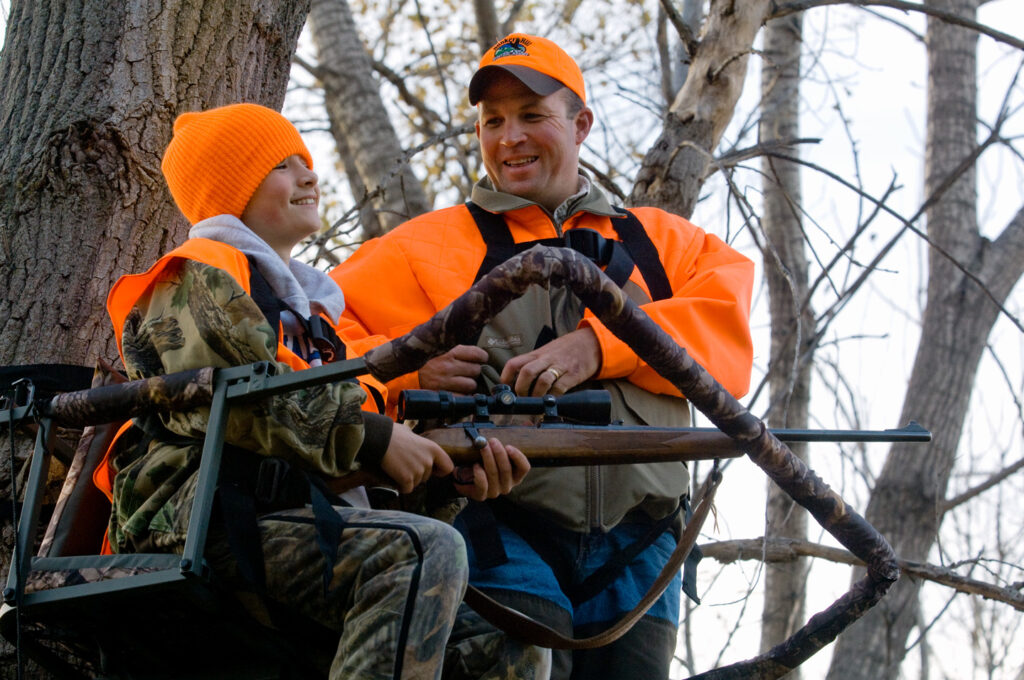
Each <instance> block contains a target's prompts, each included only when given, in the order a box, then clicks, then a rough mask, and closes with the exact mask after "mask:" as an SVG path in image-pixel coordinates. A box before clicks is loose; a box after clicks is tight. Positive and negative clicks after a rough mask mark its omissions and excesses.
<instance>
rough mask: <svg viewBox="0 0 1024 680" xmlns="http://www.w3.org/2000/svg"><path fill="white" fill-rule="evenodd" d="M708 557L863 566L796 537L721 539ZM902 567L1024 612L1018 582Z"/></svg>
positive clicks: (914, 574) (920, 565) (905, 563)
mask: <svg viewBox="0 0 1024 680" xmlns="http://www.w3.org/2000/svg"><path fill="white" fill-rule="evenodd" d="M700 549H701V552H703V553H704V557H705V558H708V557H710V558H711V559H714V560H718V561H719V562H721V563H723V564H729V563H730V562H735V561H737V560H764V561H766V562H793V561H795V560H796V558H798V557H817V558H820V559H824V560H828V561H829V562H836V563H838V564H849V565H852V566H863V564H862V563H861V561H860V560H858V559H857V558H856V557H854V556H853V555H852V554H850V553H849V552H847V551H846V550H843V549H842V548H833V547H831V546H827V545H821V544H820V543H811V542H810V541H797V540H793V539H783V538H777V539H770V540H768V541H765V540H764V539H762V538H748V539H740V540H735V541H718V542H716V543H707V544H702V545H701V546H700ZM899 565H900V570H901V571H902V572H903V573H904V574H905V575H908V576H912V577H915V578H920V579H924V580H926V581H932V582H934V583H938V584H941V585H944V586H949V587H950V588H953V589H954V590H956V591H957V592H960V593H966V594H968V595H980V596H981V597H983V598H985V599H986V600H993V601H996V602H1002V603H1003V604H1008V605H1010V606H1011V607H1013V608H1014V609H1017V610H1019V611H1024V593H1022V592H1021V589H1020V587H1019V586H1017V584H1013V585H1011V586H1006V587H1003V586H997V585H994V584H991V583H985V582H984V581H978V580H976V579H971V578H967V577H965V576H961V575H960V574H957V573H956V572H954V571H953V570H952V569H948V568H946V567H940V566H938V565H934V564H926V563H921V562H910V561H907V560H899Z"/></svg>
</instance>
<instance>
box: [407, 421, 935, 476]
mask: <svg viewBox="0 0 1024 680" xmlns="http://www.w3.org/2000/svg"><path fill="white" fill-rule="evenodd" d="M772 433H773V434H774V435H775V436H776V437H778V438H779V439H781V440H782V441H784V442H798V441H802V442H823V441H826V442H927V441H930V440H931V432H929V431H928V430H926V429H925V428H923V427H921V426H920V425H918V424H917V423H915V422H911V423H909V424H908V425H906V426H905V427H903V428H900V429H893V430H785V429H782V430H772ZM422 434H423V436H424V437H426V438H427V439H430V440H432V441H434V442H437V443H438V444H439V445H440V446H441V448H442V449H444V450H445V452H446V453H447V454H448V455H449V456H451V458H452V460H453V461H454V462H455V464H456V465H472V464H473V463H474V462H477V461H478V460H479V459H480V454H479V453H478V449H479V448H480V447H481V446H482V445H483V441H485V440H484V438H485V437H488V438H489V437H497V438H498V439H499V440H500V441H501V443H503V444H506V445H511V446H515V447H516V448H518V449H519V450H521V451H522V452H523V453H525V454H526V457H527V458H529V460H530V465H532V466H534V467H551V466H569V465H620V464H625V463H662V462H670V461H690V460H707V459H712V458H736V457H739V456H742V455H743V454H744V453H745V451H744V449H743V448H742V446H741V445H740V443H739V442H737V441H736V440H735V439H733V438H732V437H729V436H728V435H726V434H723V433H722V432H720V431H719V430H717V429H714V428H690V427H649V426H638V425H604V426H598V425H570V424H563V423H556V424H544V425H540V426H532V427H531V426H525V425H524V426H519V425H507V426H506V425H493V424H490V423H487V424H482V423H476V424H472V423H461V424H456V425H451V426H448V427H442V428H437V429H432V430H427V431H426V432H423V433H422Z"/></svg>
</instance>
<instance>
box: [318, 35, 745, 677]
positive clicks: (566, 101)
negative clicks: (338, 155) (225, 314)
mask: <svg viewBox="0 0 1024 680" xmlns="http://www.w3.org/2000/svg"><path fill="white" fill-rule="evenodd" d="M469 100H470V103H471V104H473V105H475V106H477V112H478V117H477V122H476V134H477V138H478V139H479V142H480V151H481V156H482V158H483V163H484V167H485V169H486V170H487V177H486V178H484V179H482V180H480V182H478V183H477V185H476V186H475V187H474V188H473V193H472V201H471V202H470V203H468V204H467V205H464V206H457V207H454V208H449V209H445V210H438V211H435V212H432V213H428V214H426V215H422V216H420V217H417V218H415V219H413V220H410V221H409V222H407V223H405V224H404V225H402V226H400V227H398V228H397V229H395V230H394V231H392V232H390V233H389V234H387V235H385V236H383V237H382V238H379V239H375V240H372V241H370V242H368V243H366V244H365V245H364V246H363V247H362V248H360V250H359V251H358V252H357V253H356V254H355V255H354V256H352V257H351V258H350V259H349V260H347V261H346V262H344V263H342V264H341V265H340V266H339V267H337V268H336V269H335V270H334V271H333V272H332V273H331V276H332V278H334V279H335V281H337V282H338V283H339V284H340V285H341V287H342V288H343V290H344V291H345V296H346V302H347V306H346V309H345V315H346V317H347V318H348V320H349V321H350V322H352V323H353V324H355V325H358V326H361V327H362V331H363V332H366V333H370V334H374V333H377V334H383V335H386V336H389V337H395V336H397V335H400V334H402V333H404V332H406V331H408V330H410V329H411V328H412V327H414V326H415V325H417V324H419V323H421V322H422V321H424V320H426V319H427V318H429V317H430V316H431V315H432V314H434V313H435V312H436V311H437V310H439V309H441V308H443V307H444V306H445V305H447V304H448V303H449V302H451V301H452V300H453V299H454V298H455V297H456V296H458V295H459V294H460V293H462V292H464V291H465V290H466V289H467V288H468V287H469V286H470V285H471V284H472V283H473V282H474V281H475V280H476V279H478V278H479V277H481V276H483V275H484V274H486V273H487V271H489V270H490V269H491V268H492V267H493V266H495V265H497V264H500V263H501V262H502V261H504V260H505V259H507V258H508V257H510V256H512V255H514V254H516V253H517V252H521V251H522V250H525V249H526V248H527V247H529V245H530V244H532V243H534V242H536V241H539V240H544V239H548V240H549V241H548V242H557V243H559V244H563V245H566V244H567V245H569V246H571V247H575V248H577V249H578V250H582V251H583V252H585V253H586V254H588V255H590V256H591V257H592V259H594V260H595V261H597V262H598V264H600V265H602V266H604V267H605V271H606V273H607V274H609V276H611V277H612V278H613V280H615V281H616V282H617V283H618V284H619V285H620V286H622V288H623V289H624V290H625V291H626V292H627V293H628V294H629V295H630V296H631V298H632V299H634V300H635V301H636V302H637V303H638V304H641V306H642V307H643V309H644V310H645V311H646V312H647V313H648V314H649V315H650V316H651V317H652V318H653V319H654V320H655V321H656V322H657V323H658V324H659V325H660V326H661V327H662V328H664V330H665V331H666V332H668V333H669V334H670V335H672V337H673V338H674V339H675V340H676V341H677V342H678V343H679V344H680V345H682V346H683V347H685V348H686V349H687V351H688V352H689V353H690V355H691V356H693V357H694V358H695V359H696V360H697V361H699V362H700V363H701V364H702V365H703V366H705V367H706V368H707V369H708V370H709V371H710V372H711V373H712V374H713V375H714V376H715V377H716V378H717V379H718V380H719V382H721V383H722V384H723V385H725V387H726V388H727V389H728V390H729V391H730V392H732V393H733V394H734V395H736V396H742V395H743V394H744V393H745V392H746V390H747V389H748V386H749V380H750V369H751V363H752V347H751V340H750V332H749V308H750V293H751V287H752V279H753V264H752V263H751V262H750V261H749V260H748V259H746V258H745V257H743V256H742V255H740V254H739V253H737V252H735V251H734V250H732V249H731V248H729V247H728V246H727V245H726V244H724V243H723V242H722V241H720V240H719V239H717V238H716V237H714V236H711V235H708V234H705V233H704V232H703V231H701V230H700V229H698V228H697V227H695V226H693V225H692V224H690V223H689V222H687V221H686V220H684V219H682V218H680V217H677V216H674V215H670V214H668V213H665V212H664V211H661V210H656V209H652V208H637V209H634V210H632V211H630V212H629V213H627V212H625V211H620V210H616V209H615V208H613V207H612V206H611V205H610V204H609V203H608V201H607V199H606V198H605V196H604V194H603V193H602V192H601V191H600V190H599V189H598V188H597V187H596V186H594V185H593V184H592V183H591V182H590V180H589V179H588V178H587V177H586V176H585V175H583V174H581V173H580V171H579V169H578V160H579V152H580V147H581V145H582V144H583V141H584V140H585V139H586V138H587V135H588V134H589V132H590V129H591V125H592V124H593V120H594V115H593V113H592V111H591V110H590V109H589V108H587V106H586V92H585V89H584V83H583V75H582V73H581V71H580V69H579V66H578V65H577V64H576V62H575V61H574V60H573V59H572V58H571V57H569V56H568V55H567V54H566V53H565V52H564V51H563V50H562V49H561V48H559V47H558V46H557V45H555V44H554V43H552V42H551V41H549V40H546V39H544V38H539V37H535V36H529V35H523V34H513V35H510V36H508V37H506V38H504V39H503V40H501V41H500V42H498V43H497V44H496V45H495V46H494V47H493V48H491V49H490V50H489V51H488V52H487V53H486V54H485V55H484V57H483V58H482V59H481V61H480V66H479V69H478V70H477V72H476V74H475V75H474V76H473V79H472V81H471V82H470V86H469ZM623 257H625V258H626V259H625V263H626V264H625V265H623ZM382 282H387V286H386V287H382V286H381V283H382ZM495 383H505V384H509V385H512V386H513V388H514V389H515V391H516V392H517V393H518V394H531V395H535V396H537V395H542V394H545V393H552V394H555V395H559V394H563V393H565V392H567V391H569V390H572V389H575V388H578V387H602V388H604V389H608V390H609V391H610V392H611V394H612V398H613V403H614V412H613V418H616V419H621V420H623V421H624V422H626V423H640V424H650V425H664V426H682V425H686V424H687V423H688V420H689V419H688V411H687V407H686V403H685V401H684V399H683V398H682V396H683V395H680V394H679V393H678V391H677V390H676V389H675V388H674V387H673V386H672V385H670V384H669V383H668V382H667V381H666V380H664V379H663V378H661V377H660V376H659V375H657V374H656V373H655V372H654V371H653V370H652V369H651V368H650V367H648V366H647V365H645V364H644V363H643V362H642V361H640V360H639V359H638V357H637V356H636V354H634V353H633V352H632V351H631V350H630V349H629V348H628V347H627V346H626V345H625V343H623V342H622V341H621V340H619V339H618V338H616V337H614V336H613V335H612V334H611V332H610V331H609V330H608V329H607V328H605V327H604V326H602V324H601V323H600V322H599V321H598V320H597V319H596V318H595V317H594V316H593V315H592V314H591V313H590V312H589V311H587V312H584V311H582V310H581V305H580V303H579V300H577V299H576V298H575V297H574V296H572V294H571V293H570V292H568V291H566V290H564V289H559V290H552V291H550V292H549V291H547V290H545V289H543V288H541V287H540V286H535V287H533V288H531V289H530V290H528V291H527V294H526V295H524V296H523V297H522V298H520V299H519V300H517V301H515V302H513V303H512V304H511V305H510V306H509V307H508V308H506V309H505V310H503V311H502V313H501V314H499V315H498V316H497V317H496V318H495V319H493V320H492V321H491V322H490V324H489V325H488V326H487V327H486V328H485V329H484V331H483V332H482V333H481V335H480V338H479V341H478V342H477V343H476V346H459V347H456V348H454V349H453V350H451V351H450V352H448V353H447V354H445V355H443V356H441V357H437V358H436V359H434V360H432V361H431V362H429V363H428V364H427V365H425V366H424V367H423V368H422V369H421V370H420V371H419V372H418V374H416V375H410V376H405V377H403V378H400V379H398V380H397V381H395V383H393V384H392V385H390V387H391V390H392V394H397V393H398V391H399V390H400V389H402V388H414V387H422V388H427V389H440V390H449V391H453V392H459V393H471V392H475V391H480V390H486V389H488V388H489V387H490V386H491V385H493V384H495ZM688 481H689V478H688V474H687V470H686V467H685V465H683V464H681V463H662V464H656V465H627V466H614V467H604V468H598V467H592V468H562V469H550V468H549V469H544V470H534V471H533V473H532V474H531V475H529V476H528V477H527V478H526V479H525V480H524V482H523V483H522V484H521V485H520V486H519V487H518V488H517V489H515V490H514V491H513V492H512V493H511V494H510V495H509V496H508V502H506V503H496V504H488V506H487V508H488V510H490V511H493V514H494V515H495V517H496V519H495V520H493V526H494V531H496V532H497V533H498V535H500V538H501V541H500V544H499V545H500V548H498V549H485V547H484V546H485V545H493V543H494V542H493V541H479V542H477V541H475V540H474V539H473V538H470V540H469V541H468V543H469V553H470V569H471V573H470V582H471V583H472V584H473V585H476V586H477V587H479V588H481V589H483V590H485V591H486V592H487V593H488V594H490V595H492V596H494V597H496V598H498V599H501V600H502V601H503V602H505V603H507V604H509V605H512V606H514V607H517V608H519V609H521V610H523V611H526V612H527V613H530V614H531V615H532V616H534V617H535V618H539V619H541V620H543V621H544V622H546V623H547V624H549V625H551V626H553V627H555V628H557V629H559V630H560V631H563V632H565V633H569V634H575V635H576V636H577V637H582V636H587V635H592V634H594V633H596V632H599V631H601V630H603V629H605V628H607V627H608V625H609V624H611V623H613V622H614V621H615V620H617V619H618V618H619V617H621V615H622V614H624V613H625V612H628V611H629V610H630V609H632V608H633V607H634V606H635V605H636V603H637V601H638V600H639V599H640V598H641V597H643V595H644V594H645V593H646V591H647V589H648V588H649V586H650V584H651V583H652V581H653V580H654V579H655V578H656V576H657V574H658V572H659V571H660V569H661V567H662V566H663V565H664V564H665V562H666V561H667V558H668V556H669V553H670V552H671V550H672V549H673V547H674V546H675V542H676V541H675V534H676V532H678V530H679V526H680V524H681V517H680V516H679V515H680V514H681V513H680V511H679V509H680V506H681V499H682V498H684V497H685V496H686V494H687V486H688ZM464 514H465V513H464ZM486 515H487V512H486V511H480V510H476V511H474V515H473V516H472V517H471V518H470V519H471V520H472V524H473V526H474V527H477V526H479V525H480V518H481V517H486ZM460 520H461V521H460V523H459V524H461V527H460V528H461V530H462V531H463V532H464V535H467V536H468V535H469V534H470V532H468V530H467V529H466V524H467V521H466V520H467V518H464V517H460ZM487 521H489V520H485V521H484V525H486V524H487ZM477 533H478V530H476V529H474V532H473V534H474V535H475V534H477ZM620 563H624V564H620ZM606 564H607V565H609V566H607V567H605V568H602V567H603V566H604V565H606ZM617 564H618V565H619V566H615V565H617ZM691 576H692V574H691ZM685 587H686V588H687V592H688V593H689V594H690V595H691V596H693V597H696V591H695V590H693V584H692V582H690V583H687V584H686V586H685ZM679 591H680V586H679V580H678V577H677V581H676V582H675V584H674V585H671V586H669V588H668V590H667V591H666V592H665V594H664V595H663V596H662V597H661V599H660V600H659V601H658V602H657V603H656V604H655V605H654V607H652V609H651V610H650V611H649V612H648V614H647V615H646V616H645V617H644V618H643V619H642V620H641V621H640V622H639V623H637V624H636V626H634V628H633V629H632V630H631V631H630V633H628V634H627V635H626V636H624V637H623V638H621V639H620V640H619V641H618V642H616V643H613V644H612V645H609V646H606V647H604V648H600V649H596V650H590V651H584V652H576V653H575V654H573V655H569V654H567V653H556V655H555V662H554V670H553V674H552V677H555V678H567V677H570V676H571V677H572V678H659V677H662V678H664V677H667V675H668V671H669V664H670V662H671V660H672V656H673V652H674V649H675V636H676V627H677V624H678V617H679V599H680V595H679Z"/></svg>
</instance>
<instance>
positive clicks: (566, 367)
mask: <svg viewBox="0 0 1024 680" xmlns="http://www.w3.org/2000/svg"><path fill="white" fill-rule="evenodd" d="M600 367H601V346H600V344H599V343H598V342H597V336H596V335H594V331H592V330H590V329H589V328H580V329H577V330H575V331H573V332H572V333H567V334H566V335H563V336H562V337H560V338H555V339H554V340H552V341H551V342H549V343H547V344H546V345H543V346H541V347H538V348H537V349H535V350H533V351H532V352H527V353H526V354H520V355H519V356H515V357H512V358H511V359H509V360H508V362H507V363H506V364H505V368H504V369H502V371H501V382H502V383H504V384H506V385H511V386H512V389H513V390H514V391H515V393H516V394H518V395H521V396H533V397H540V396H543V395H545V394H548V393H551V394H554V395H555V396H558V395H561V394H565V393H566V392H568V391H569V390H571V389H572V388H574V387H576V386H577V385H579V384H580V383H582V382H584V381H586V380H589V379H590V377H591V376H593V375H594V374H595V373H597V370H598V369H599V368H600Z"/></svg>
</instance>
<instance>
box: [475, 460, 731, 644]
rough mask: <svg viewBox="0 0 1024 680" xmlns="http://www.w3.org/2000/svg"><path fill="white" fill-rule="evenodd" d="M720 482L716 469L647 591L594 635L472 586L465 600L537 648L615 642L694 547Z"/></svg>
mask: <svg viewBox="0 0 1024 680" xmlns="http://www.w3.org/2000/svg"><path fill="white" fill-rule="evenodd" d="M721 481H722V475H721V473H720V472H719V471H718V470H717V469H715V470H713V471H712V473H711V474H710V475H709V476H708V479H707V481H706V482H705V485H704V486H705V488H704V489H703V491H704V493H703V495H702V498H701V500H700V502H699V503H698V504H697V507H696V508H695V509H694V511H693V515H692V516H691V517H690V521H689V522H687V523H686V528H685V529H684V530H683V532H682V535H681V536H680V537H679V542H678V543H677V544H676V547H675V550H673V551H672V554H671V555H670V556H669V559H668V562H667V563H666V564H665V566H664V567H663V568H662V570H661V573H660V574H658V578H657V579H655V581H654V583H653V584H651V588H650V590H648V591H647V594H646V595H644V597H643V599H641V600H640V602H639V603H637V605H636V607H634V608H633V609H632V610H631V611H629V612H628V613H626V614H625V615H624V616H623V617H622V618H621V619H619V620H618V621H616V622H615V623H614V624H613V625H612V626H610V627H609V628H607V629H606V630H605V631H603V632H601V633H598V634H597V635H593V636H591V637H587V638H580V639H576V638H571V637H566V636H564V635H562V634H561V633H559V632H558V631H556V630H554V629H553V628H550V627H548V626H546V625H544V624H543V623H540V622H539V621H537V620H535V619H532V618H530V617H529V616H527V615H525V614H523V613H522V612H519V611H516V610H515V609H512V608H510V607H506V606H505V605H503V604H501V603H500V602H498V601H497V600H495V599H493V598H491V597H490V596H488V595H485V594H484V593H483V592H482V591H481V590H479V589H478V588H476V587H474V586H469V587H468V588H467V589H466V596H465V598H464V599H465V602H466V604H468V605H469V606H470V607H472V608H473V610H474V611H476V613H477V614H480V616H482V617H484V618H485V619H486V620H487V621H488V622H489V623H491V624H493V625H495V626H497V627H498V628H500V629H501V630H503V631H505V632H506V633H508V634H509V635H512V636H513V637H516V638H518V639H520V640H523V641H525V642H527V643H529V644H532V645H537V646H538V647H547V648H549V649H594V648H595V647H602V646H604V645H607V644H609V643H611V642H614V641H615V640H618V639H619V638H620V637H622V636H623V635H625V634H626V633H627V632H629V629H630V628H632V627H633V624H634V623H636V622H637V621H638V620H640V617H642V616H643V615H644V614H646V613H647V610H648V609H650V608H651V606H652V605H653V604H654V603H655V602H656V601H657V600H658V598H659V597H661V594H662V593H664V592H665V588H667V587H668V585H669V583H671V582H672V579H673V578H674V577H675V575H676V572H678V571H679V569H680V568H681V567H682V564H683V562H684V561H685V560H686V557H687V555H689V554H690V551H691V550H692V549H693V546H694V545H696V543H697V537H698V535H699V534H700V530H701V528H702V527H703V526H704V521H705V520H706V519H707V516H708V512H709V511H710V509H711V505H712V503H713V502H714V499H715V492H716V491H717V490H718V485H719V483H720V482H721Z"/></svg>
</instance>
